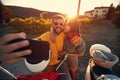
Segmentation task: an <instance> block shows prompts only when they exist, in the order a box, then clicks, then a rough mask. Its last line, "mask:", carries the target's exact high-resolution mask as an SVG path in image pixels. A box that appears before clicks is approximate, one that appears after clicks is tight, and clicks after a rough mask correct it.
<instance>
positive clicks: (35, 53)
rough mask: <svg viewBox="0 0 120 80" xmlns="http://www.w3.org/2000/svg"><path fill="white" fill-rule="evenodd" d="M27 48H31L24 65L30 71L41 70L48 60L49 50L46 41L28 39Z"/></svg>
mask: <svg viewBox="0 0 120 80" xmlns="http://www.w3.org/2000/svg"><path fill="white" fill-rule="evenodd" d="M28 49H31V50H32V54H30V55H28V56H26V59H25V60H24V61H25V65H26V67H27V68H28V69H29V70H30V71H32V72H41V71H43V70H44V69H45V68H46V67H47V65H48V64H49V62H50V58H51V51H50V45H49V42H47V41H40V40H39V41H38V40H37V41H36V40H30V45H29V46H28Z"/></svg>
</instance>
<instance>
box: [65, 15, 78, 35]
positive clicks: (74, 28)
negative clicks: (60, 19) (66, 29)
mask: <svg viewBox="0 0 120 80" xmlns="http://www.w3.org/2000/svg"><path fill="white" fill-rule="evenodd" d="M66 24H68V25H69V26H70V27H71V29H70V32H71V33H75V32H78V33H80V24H79V21H78V19H77V18H76V17H75V18H68V19H67V20H66Z"/></svg>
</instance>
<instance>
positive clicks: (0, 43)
mask: <svg viewBox="0 0 120 80" xmlns="http://www.w3.org/2000/svg"><path fill="white" fill-rule="evenodd" d="M17 38H26V34H25V33H23V32H21V33H14V34H7V35H5V36H3V37H1V38H0V61H2V62H4V63H15V62H18V61H21V60H23V59H24V58H23V57H22V56H25V55H29V54H31V53H32V52H31V50H24V51H19V52H12V51H14V50H16V49H18V48H21V47H25V46H27V45H29V41H27V40H24V41H20V42H16V43H12V44H7V43H8V42H9V41H12V40H14V39H17Z"/></svg>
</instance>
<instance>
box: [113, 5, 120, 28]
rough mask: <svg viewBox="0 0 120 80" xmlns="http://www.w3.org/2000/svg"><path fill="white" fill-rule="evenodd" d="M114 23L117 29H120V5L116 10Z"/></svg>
mask: <svg viewBox="0 0 120 80" xmlns="http://www.w3.org/2000/svg"><path fill="white" fill-rule="evenodd" d="M112 21H113V23H114V24H115V25H116V27H117V28H120V4H118V5H117V7H116V8H115V10H114V15H113V17H112Z"/></svg>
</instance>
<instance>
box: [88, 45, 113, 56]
mask: <svg viewBox="0 0 120 80" xmlns="http://www.w3.org/2000/svg"><path fill="white" fill-rule="evenodd" d="M93 50H100V51H105V52H107V53H111V50H110V48H108V47H107V46H105V45H103V44H94V45H92V46H91V47H90V51H89V52H90V56H93V54H92V51H93Z"/></svg>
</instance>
